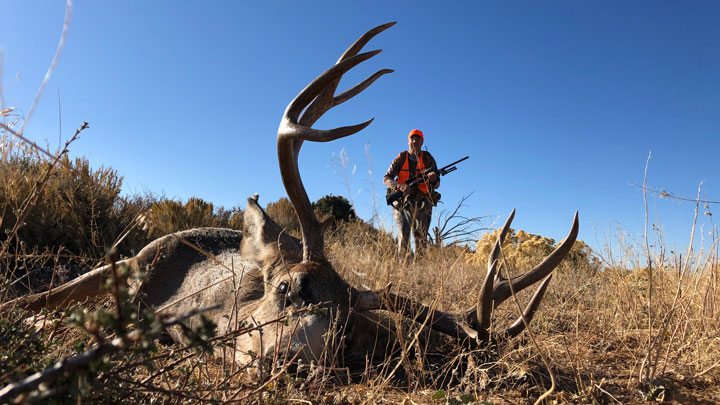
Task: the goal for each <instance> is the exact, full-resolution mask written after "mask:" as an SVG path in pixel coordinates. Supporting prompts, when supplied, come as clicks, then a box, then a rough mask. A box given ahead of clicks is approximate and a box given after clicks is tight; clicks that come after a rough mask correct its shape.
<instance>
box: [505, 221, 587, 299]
mask: <svg viewBox="0 0 720 405" xmlns="http://www.w3.org/2000/svg"><path fill="white" fill-rule="evenodd" d="M579 228H580V222H579V219H578V213H577V211H576V212H575V217H574V218H573V224H572V228H571V229H570V233H569V234H568V236H567V237H566V238H565V240H564V241H563V242H562V243H561V244H560V245H559V246H558V247H557V248H555V250H553V251H552V253H550V254H549V255H548V256H547V257H546V258H545V260H543V261H542V263H540V264H538V265H537V266H535V268H533V269H532V270H530V271H528V272H527V273H525V274H522V275H520V276H517V277H513V278H512V279H509V280H501V281H498V282H496V283H495V287H494V291H493V302H494V303H495V306H498V305H500V303H502V302H503V301H505V300H506V299H508V298H509V297H510V295H511V294H512V293H511V291H510V283H512V286H513V289H514V291H515V293H517V292H518V291H522V290H523V289H525V288H527V287H528V286H530V285H532V284H535V283H537V282H538V281H540V280H542V279H543V278H544V277H547V275H548V274H550V273H551V272H552V271H553V270H554V269H555V267H557V265H558V264H560V262H561V261H562V259H564V258H565V256H566V255H567V254H568V252H569V251H570V249H571V248H572V246H573V243H575V239H576V238H577V234H578V230H579Z"/></svg>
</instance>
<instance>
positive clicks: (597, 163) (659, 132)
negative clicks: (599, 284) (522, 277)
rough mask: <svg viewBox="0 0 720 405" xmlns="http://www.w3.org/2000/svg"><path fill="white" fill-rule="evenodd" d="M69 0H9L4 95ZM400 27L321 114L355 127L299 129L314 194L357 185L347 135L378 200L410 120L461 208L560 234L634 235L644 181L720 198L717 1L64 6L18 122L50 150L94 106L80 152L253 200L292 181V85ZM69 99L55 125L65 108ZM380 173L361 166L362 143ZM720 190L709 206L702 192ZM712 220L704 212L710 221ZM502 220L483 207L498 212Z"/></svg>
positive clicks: (233, 200)
mask: <svg viewBox="0 0 720 405" xmlns="http://www.w3.org/2000/svg"><path fill="white" fill-rule="evenodd" d="M64 13H65V4H64V2H60V1H55V2H47V1H27V0H24V1H7V0H4V1H2V2H0V21H1V23H0V47H2V53H3V58H4V64H3V66H2V75H3V76H2V86H3V87H2V90H3V92H2V95H3V98H4V103H5V105H6V106H13V107H16V108H18V110H19V111H21V112H22V113H24V114H27V113H28V111H29V109H30V106H31V104H32V99H33V97H34V96H35V93H36V90H37V88H38V87H39V85H40V83H41V81H42V79H43V77H44V75H45V72H46V71H47V68H48V66H49V64H50V61H51V59H52V57H53V54H54V52H55V48H56V46H57V43H58V39H59V37H60V33H61V31H62V25H63V19H64ZM389 21H397V22H398V23H397V25H396V26H394V27H392V28H390V29H389V30H387V31H385V32H384V33H382V34H381V35H380V36H378V37H376V38H375V39H373V40H372V41H371V42H370V44H368V46H366V48H365V49H366V50H372V49H376V48H381V49H383V52H382V53H381V54H380V55H378V56H376V57H374V58H372V59H371V60H369V61H367V62H365V63H363V64H362V65H360V66H358V67H356V68H355V69H354V70H353V71H352V72H350V73H349V74H347V75H346V76H345V78H344V79H343V81H342V82H341V84H340V89H344V88H348V87H350V86H352V85H354V84H355V83H357V82H359V81H361V80H363V79H364V78H365V77H367V76H369V75H371V74H372V73H374V72H375V71H376V70H379V69H382V68H391V69H395V73H393V74H390V75H386V76H384V77H382V78H381V79H379V80H378V81H377V82H376V83H375V84H373V85H372V86H371V87H370V88H369V89H367V90H365V92H363V93H362V94H361V95H359V96H357V97H356V98H354V99H353V100H351V101H350V102H348V103H345V104H343V105H341V106H339V107H337V108H335V109H333V110H331V111H330V112H328V113H327V114H326V115H325V116H324V117H323V118H322V119H321V120H320V121H318V123H317V124H316V125H315V127H316V128H331V127H335V126H341V125H350V124H355V123H359V122H362V121H365V120H366V119H368V118H370V117H374V118H375V121H374V122H373V123H372V124H371V125H370V127H368V128H367V129H365V130H364V131H362V132H360V133H358V134H356V135H354V136H352V137H350V138H345V139H341V140H338V141H335V142H331V143H326V144H308V143H306V144H305V145H304V146H303V150H302V152H301V155H300V171H301V174H302V175H303V179H304V182H305V185H306V188H307V190H308V194H309V196H310V198H311V199H312V200H315V199H317V198H320V197H322V196H323V195H326V194H335V195H343V196H346V197H347V196H348V191H347V190H348V188H347V186H346V184H345V182H344V180H343V177H342V176H341V175H339V174H337V173H336V172H337V168H335V171H333V167H334V165H333V163H331V159H332V157H333V154H334V155H335V156H337V155H338V154H339V153H340V151H341V150H343V149H344V150H345V151H346V152H347V156H348V159H349V171H352V169H353V166H355V167H356V169H355V171H354V174H352V175H351V176H350V180H349V182H350V186H351V190H352V199H353V200H354V202H355V203H356V209H357V211H358V213H359V214H360V215H361V216H362V217H364V218H366V219H368V218H369V217H370V216H371V214H372V210H371V206H372V204H371V202H372V197H371V185H374V189H375V192H376V194H377V201H378V203H379V204H380V205H379V207H380V209H381V211H380V214H381V215H382V216H383V217H384V220H385V222H386V223H387V224H388V225H390V223H391V222H392V221H391V220H390V215H389V213H390V211H389V209H388V208H387V207H385V206H384V203H383V196H384V188H383V186H382V175H383V173H384V172H385V170H386V169H387V166H388V165H389V163H390V160H391V159H392V158H393V157H394V156H395V155H396V154H397V153H398V152H400V151H401V150H404V149H405V148H406V147H407V143H406V136H407V133H408V131H409V130H410V129H412V128H420V129H422V130H423V131H424V132H425V135H426V142H425V145H426V146H427V147H428V149H429V150H430V151H431V152H432V153H433V155H434V156H435V157H436V159H437V160H438V162H439V164H440V165H442V164H444V163H446V162H450V161H452V160H456V159H458V158H460V157H462V156H465V155H470V159H469V160H468V161H466V162H463V163H462V164H461V166H460V167H459V170H458V171H456V172H454V173H452V174H450V175H448V176H446V177H445V178H443V184H442V187H441V189H440V190H439V191H441V192H442V193H443V196H444V198H443V199H444V201H445V205H444V206H441V207H445V208H452V207H454V205H455V204H456V203H457V202H458V201H459V199H460V198H461V196H462V195H466V194H469V193H471V192H473V193H474V194H473V195H472V197H470V199H469V200H468V201H467V204H468V206H467V208H465V209H464V211H463V213H464V214H465V215H466V216H486V215H489V216H493V217H497V216H500V217H502V220H504V217H505V216H506V215H507V214H508V213H509V212H510V210H511V209H512V208H517V210H518V211H517V215H516V219H515V223H514V225H515V227H516V228H522V229H524V230H526V231H528V232H532V233H539V234H542V235H545V236H549V237H552V238H555V239H560V238H562V237H563V236H564V235H565V234H566V232H567V231H568V229H569V226H570V221H571V218H572V214H573V213H574V212H575V210H579V211H580V218H581V231H580V238H581V239H584V240H586V241H587V242H588V243H589V244H591V245H592V246H595V247H597V246H599V245H601V244H602V243H604V242H605V241H606V240H607V238H608V233H609V232H610V231H612V232H613V233H614V232H616V231H617V227H618V226H619V227H621V229H622V230H623V231H624V232H626V233H628V234H631V235H641V234H642V232H643V226H644V219H645V217H644V204H643V196H642V192H641V191H640V190H639V189H638V188H637V187H635V186H632V185H631V183H633V182H634V183H637V184H642V182H643V173H644V170H645V164H646V160H647V158H648V154H649V152H650V151H651V150H652V159H651V161H650V165H649V170H648V179H647V184H648V185H649V186H651V187H653V188H656V189H663V190H667V191H668V192H671V193H673V194H676V195H679V196H684V197H695V196H696V194H697V190H698V185H699V184H700V182H701V181H704V184H703V188H702V193H701V196H702V198H705V199H708V200H713V201H718V200H720V186H719V185H718V184H717V182H718V181H719V180H720V179H718V173H719V172H720V170H718V165H717V155H718V150H720V148H719V147H720V140H719V139H720V137H719V136H718V135H719V133H720V114H719V113H718V110H719V107H720V52H718V49H719V46H718V45H720V44H719V43H718V42H719V38H720V24H718V21H720V3H717V2H710V1H707V2H706V1H694V2H682V3H681V2H671V1H632V2H627V1H583V2H577V1H554V2H540V1H538V2H525V1H493V2H490V1H479V2H465V3H461V2H446V3H445V4H442V5H441V3H439V2H430V1H415V2H400V1H393V2H388V1H365V2H337V1H333V2H330V1H313V2H298V1H282V2H279V1H266V2H198V1H196V2H190V1H182V2H178V1H152V2H145V1H126V2H117V3H115V2H96V1H82V0H76V1H75V2H73V8H72V17H71V25H70V29H69V34H68V37H67V43H66V45H65V47H64V49H63V52H62V55H61V57H60V61H59V64H58V66H57V69H56V70H55V72H54V73H53V75H52V78H51V80H50V82H49V84H48V86H47V88H46V90H45V92H44V93H43V95H42V96H41V99H40V103H39V105H38V108H37V112H36V113H35V115H34V116H33V117H32V119H31V121H30V122H29V123H28V125H27V127H26V129H25V134H26V135H27V136H28V137H29V138H31V139H33V140H35V141H38V142H41V143H43V144H44V143H45V142H48V143H49V145H50V147H51V148H52V149H54V148H56V147H57V145H58V137H59V136H60V134H61V136H62V139H63V140H65V139H67V138H68V137H69V136H71V135H72V133H73V131H74V129H75V128H77V127H78V126H79V125H80V124H81V123H82V122H83V121H88V122H89V123H90V129H89V130H88V131H86V132H85V133H83V136H82V138H81V139H80V140H79V141H78V142H76V143H75V144H73V145H72V148H71V154H72V155H75V156H77V155H84V156H86V157H88V158H89V159H90V161H91V163H92V164H93V165H94V166H95V167H99V166H100V165H105V166H111V167H113V168H115V169H117V171H118V172H119V173H120V174H121V175H123V176H124V178H125V181H124V190H125V193H128V194H133V193H141V192H146V191H150V192H155V193H159V194H163V195H165V196H167V197H171V198H178V199H183V200H184V199H187V198H188V197H190V196H198V197H201V198H203V199H205V200H207V201H211V202H213V203H215V204H218V205H223V206H226V207H232V206H238V205H239V206H241V207H244V205H245V200H246V198H247V197H248V196H250V195H252V194H253V193H259V194H260V196H261V202H263V201H264V202H265V203H267V202H270V201H275V200H277V199H278V198H280V197H281V196H284V195H285V191H284V189H283V188H282V183H281V181H280V175H279V170H278V168H277V156H276V149H275V136H276V132H277V126H278V124H279V121H280V118H281V116H282V113H283V111H284V109H285V107H286V106H287V104H288V103H289V102H290V100H291V99H292V98H293V97H294V96H295V95H296V94H297V93H298V92H299V91H300V90H301V89H302V88H303V87H304V86H305V85H306V84H307V83H309V82H310V81H311V80H312V79H313V78H315V77H316V76H317V75H318V74H320V73H321V72H322V71H324V70H325V69H327V68H328V67H330V66H331V65H332V64H333V63H335V61H336V60H337V58H338V57H339V56H340V54H341V53H342V52H343V51H344V50H345V49H346V47H347V46H349V45H350V44H351V43H352V42H353V41H354V40H355V39H356V38H357V37H358V36H360V35H361V34H362V33H364V32H365V31H366V30H368V29H370V28H372V27H374V26H377V25H380V24H382V23H385V22H389ZM58 98H59V99H60V104H61V112H62V113H61V116H62V125H60V124H59V119H58V115H59V114H58ZM368 145H369V156H370V158H371V162H372V163H371V167H372V171H373V176H372V177H371V176H370V174H369V172H368V171H369V164H368V157H367V156H368V155H367V154H366V146H368ZM648 202H649V210H650V223H651V224H660V225H661V227H662V229H663V230H664V232H665V239H666V241H667V243H668V246H669V247H670V248H682V247H683V246H686V245H687V242H688V240H689V236H690V228H691V226H692V221H693V209H694V204H693V203H688V202H680V201H678V200H673V199H660V198H659V197H657V196H655V195H649V200H648ZM713 207H714V206H713V205H711V206H710V208H711V209H712V208H713ZM710 220H711V218H710V217H709V216H707V215H704V216H701V218H700V221H701V222H700V223H705V224H706V225H705V234H706V238H707V237H708V235H707V232H708V231H709V230H710V227H711V223H710ZM488 225H491V223H488Z"/></svg>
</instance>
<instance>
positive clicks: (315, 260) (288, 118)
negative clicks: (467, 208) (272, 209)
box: [6, 22, 578, 362]
mask: <svg viewBox="0 0 720 405" xmlns="http://www.w3.org/2000/svg"><path fill="white" fill-rule="evenodd" d="M394 24H395V23H394V22H393V23H388V24H384V25H381V26H379V27H376V28H373V29H371V30H370V31H368V32H367V33H365V34H364V35H363V36H361V37H360V38H359V39H358V40H357V41H356V42H355V43H354V44H352V45H351V46H350V47H349V48H348V49H347V50H346V51H345V53H344V54H343V55H342V56H341V57H340V59H339V61H338V62H337V63H336V64H335V65H334V66H332V67H331V68H330V69H328V70H327V71H326V72H324V73H323V74H321V75H320V76H319V77H317V78H316V79H315V80H313V81H312V82H311V83H310V84H309V85H308V86H307V87H305V89H303V90H302V91H301V92H300V94H298V95H297V97H295V99H294V100H292V102H290V104H289V105H288V107H287V109H286V110H285V113H284V114H283V116H282V120H281V122H280V127H279V129H278V134H277V150H278V164H279V165H280V172H281V176H282V181H283V184H284V186H285V190H286V191H287V194H288V196H289V198H290V200H291V202H292V204H293V206H294V208H295V211H296V213H297V216H298V219H299V222H300V225H301V231H302V240H298V239H297V238H294V237H292V236H289V235H288V234H287V233H285V232H284V231H283V229H282V228H281V227H280V226H279V225H277V224H276V223H275V222H274V221H273V220H272V219H271V218H270V217H268V215H267V214H266V213H265V211H264V210H263V209H262V208H261V207H260V205H259V203H258V197H257V196H254V197H252V198H249V199H248V202H247V207H246V210H245V213H244V229H243V231H242V232H239V231H233V230H228V229H219V228H199V229H192V230H187V231H183V232H178V233H175V234H172V235H168V236H165V237H162V238H160V239H157V240H155V241H153V242H152V243H150V244H149V245H148V246H146V247H145V248H144V249H142V250H141V251H140V253H139V254H138V255H136V256H135V257H133V258H130V259H126V260H124V261H122V262H119V263H120V264H125V265H128V266H130V267H131V268H134V269H145V268H148V269H149V270H148V273H147V275H146V279H145V280H144V281H142V282H140V281H135V282H134V289H135V291H136V292H135V294H138V297H141V298H140V299H141V300H142V302H143V303H144V304H145V305H147V306H149V307H151V308H153V309H154V310H155V311H156V312H157V313H181V312H187V311H189V310H190V309H193V308H200V307H210V306H213V305H214V306H215V307H214V308H213V309H211V310H209V311H208V312H206V314H205V315H206V316H207V317H208V318H210V319H211V320H213V321H214V322H215V323H216V324H217V326H218V333H219V334H225V333H227V332H232V331H233V330H235V329H236V328H237V327H238V325H239V324H240V323H242V322H248V323H251V324H257V325H264V327H263V329H262V333H248V334H243V335H241V336H238V337H237V338H235V339H236V341H235V344H236V347H237V348H238V351H237V353H238V354H237V355H236V357H235V360H236V361H238V362H247V361H250V360H252V358H253V355H264V356H273V355H274V354H277V353H285V355H287V356H290V357H292V356H296V357H297V358H302V359H305V360H306V361H312V360H314V359H317V358H318V357H319V356H320V354H321V352H322V351H323V350H324V348H325V345H326V342H327V341H328V339H327V337H328V332H329V331H330V330H331V329H332V328H331V325H332V324H333V322H335V321H336V320H339V323H340V324H341V325H344V326H345V327H344V328H342V330H341V332H339V333H341V334H342V335H343V339H344V342H345V351H346V352H353V351H355V352H357V351H362V350H367V347H364V342H368V341H372V340H373V339H374V337H373V336H369V335H368V334H370V333H372V332H370V331H369V329H368V328H366V327H364V326H363V327H360V326H358V325H359V324H360V322H362V319H366V317H365V316H358V315H363V314H368V313H369V311H374V310H386V311H395V312H400V313H401V314H402V315H403V316H405V317H408V318H409V319H412V320H414V321H415V322H424V323H426V325H427V326H429V327H430V328H431V329H432V330H435V331H439V332H442V333H444V334H447V335H449V336H452V337H453V338H456V339H458V340H459V341H461V342H466V343H467V342H469V343H471V344H477V345H485V344H488V343H490V342H492V341H494V340H495V339H497V338H499V337H501V336H503V337H513V336H516V335H518V334H519V333H520V332H522V331H523V329H524V328H525V326H526V325H527V322H530V320H531V319H532V317H533V314H534V313H535V312H536V310H537V309H538V306H539V304H540V301H541V299H542V297H543V294H544V292H545V290H546V288H547V286H548V283H549V282H550V278H551V277H552V276H551V272H552V271H553V269H554V268H555V267H556V266H557V265H558V264H559V263H560V261H561V260H562V259H563V258H564V257H565V255H566V254H567V253H568V252H569V250H570V248H571V247H572V245H573V243H574V241H575V238H576V237H577V233H578V217H577V213H576V214H575V218H574V220H573V224H572V228H571V230H570V233H569V235H568V236H567V238H566V239H565V240H564V241H563V242H562V243H561V244H560V245H559V246H558V247H557V248H556V249H555V250H554V251H553V252H552V253H551V254H550V255H549V256H548V257H547V258H546V259H545V260H544V261H543V262H542V263H540V264H539V265H538V266H537V267H535V268H533V269H531V270H530V271H528V272H527V273H525V274H523V275H521V276H517V277H514V278H512V279H505V278H503V277H501V276H500V275H499V274H498V270H497V269H498V263H499V261H500V254H501V251H500V246H501V244H502V241H503V238H504V237H505V235H506V233H507V231H508V229H509V226H510V223H511V221H512V219H513V216H514V211H513V213H512V214H510V217H509V218H508V220H507V222H506V223H505V225H504V227H503V229H502V231H501V233H500V235H499V236H498V239H497V243H496V244H495V247H494V249H493V251H492V254H491V255H490V258H489V260H488V266H487V276H486V277H485V281H484V283H483V284H482V286H480V289H479V293H478V298H477V304H476V305H474V306H473V307H472V308H470V309H469V310H467V311H466V312H464V313H460V314H454V313H446V312H442V311H440V310H435V309H432V308H431V307H428V306H426V305H424V304H422V303H420V302H417V301H415V300H413V299H412V297H408V296H403V295H397V294H392V293H390V292H389V291H361V290H358V289H356V288H354V287H352V286H350V285H349V284H348V283H347V282H345V280H343V279H342V278H341V277H340V276H339V275H338V273H337V272H336V271H335V269H334V268H333V266H332V264H330V263H329V261H328V260H327V258H326V257H325V254H324V237H323V232H324V229H325V225H326V224H325V223H323V222H320V221H319V220H318V219H317V217H316V216H315V214H314V212H313V210H312V208H311V204H310V200H309V199H308V196H307V193H306V191H305V187H304V185H303V182H302V179H301V177H300V173H299V170H298V157H299V154H300V149H301V147H302V145H303V143H304V142H305V141H311V142H329V141H333V140H336V139H338V138H342V137H346V136H349V135H352V134H354V133H356V132H358V131H360V130H362V129H363V128H365V127H367V126H368V125H369V124H370V123H371V122H372V119H371V120H369V121H366V122H364V123H361V124H358V125H353V126H346V127H340V128H335V129H330V130H319V129H314V128H312V126H313V124H314V123H315V122H316V121H317V120H318V119H319V118H320V117H321V116H322V115H323V114H324V113H326V112H327V111H328V110H330V109H331V108H333V107H335V106H336V105H338V104H341V103H343V102H345V101H347V100H349V99H350V98H352V97H354V96H356V95H357V94H359V93H360V92H362V91H363V90H364V89H366V88H367V87H368V86H369V85H370V84H372V83H373V82H374V81H375V80H377V79H378V78H379V77H381V76H383V75H385V74H387V73H391V72H392V70H389V69H383V70H380V71H378V72H376V73H375V74H373V75H372V76H370V77H369V78H367V79H366V80H365V81H363V82H361V83H359V84H357V85H356V86H354V87H353V88H351V89H349V90H347V91H345V92H343V93H341V94H339V95H335V90H336V88H337V86H338V83H339V81H340V79H341V77H342V76H343V74H345V73H346V72H348V71H349V70H350V69H352V68H353V67H354V66H356V65H358V64H359V63H361V62H363V61H366V60H368V59H370V58H371V57H373V56H375V55H377V54H378V53H379V52H380V50H375V51H370V52H366V53H359V52H360V50H361V49H362V48H363V47H364V46H365V44H366V43H367V42H368V41H370V40H371V39H372V38H373V37H374V36H375V35H377V34H379V33H380V32H382V31H384V30H385V29H387V28H389V27H391V26H393V25H394ZM110 271H111V270H110V266H109V265H108V266H104V267H101V268H98V269H96V270H92V271H90V272H89V273H87V274H85V275H83V276H81V277H79V278H77V279H75V280H73V281H71V282H69V283H67V284H65V285H62V286H60V287H58V288H55V289H53V290H52V291H51V292H50V293H40V294H35V295H31V296H27V297H23V298H20V299H18V300H15V301H13V302H10V303H8V304H6V305H24V306H26V307H28V308H30V309H32V310H39V309H40V308H43V307H58V306H64V305H68V304H70V303H73V302H81V301H83V300H85V299H87V298H89V297H95V296H98V295H100V294H102V293H103V289H102V285H103V283H104V282H105V280H106V279H107V278H108V277H110V274H111V273H110ZM543 279H544V281H542V283H541V284H540V286H539V288H538V289H537V292H536V293H535V295H534V296H533V297H532V298H531V300H530V303H529V304H528V305H527V307H526V309H525V311H524V314H523V315H522V316H521V317H520V318H519V319H518V320H517V321H516V322H515V323H514V324H512V325H511V326H509V327H508V328H507V329H505V330H504V331H502V332H500V333H498V332H495V333H491V330H490V321H491V315H492V312H493V309H494V308H495V307H497V306H498V305H500V304H501V303H502V302H503V301H505V300H506V299H508V298H509V297H511V295H512V293H513V291H514V292H518V291H520V290H522V289H524V288H526V287H528V286H530V285H532V284H534V283H537V282H539V281H541V280H543ZM321 304H322V305H325V306H326V307H327V308H328V310H326V311H303V310H302V309H303V308H307V306H309V305H321ZM280 316H284V317H285V318H284V319H285V322H272V320H275V319H277V318H278V317H280ZM523 318H524V320H523ZM188 322H190V323H191V325H190V326H192V323H193V322H198V320H197V319H195V318H191V319H190V320H189V321H188ZM168 332H169V333H170V334H171V335H172V336H173V338H174V339H176V340H177V341H179V342H183V341H184V337H183V335H182V333H179V332H178V331H173V330H171V331H168Z"/></svg>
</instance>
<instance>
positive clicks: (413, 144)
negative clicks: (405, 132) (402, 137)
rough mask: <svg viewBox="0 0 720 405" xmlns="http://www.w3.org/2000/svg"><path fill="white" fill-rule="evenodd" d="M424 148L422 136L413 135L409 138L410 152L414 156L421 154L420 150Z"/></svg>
mask: <svg viewBox="0 0 720 405" xmlns="http://www.w3.org/2000/svg"><path fill="white" fill-rule="evenodd" d="M422 146H423V138H422V137H421V136H420V135H413V136H411V137H410V138H408V150H409V151H410V152H412V154H413V155H417V154H418V153H420V148H421V147H422Z"/></svg>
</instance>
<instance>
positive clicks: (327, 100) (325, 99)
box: [299, 22, 395, 126]
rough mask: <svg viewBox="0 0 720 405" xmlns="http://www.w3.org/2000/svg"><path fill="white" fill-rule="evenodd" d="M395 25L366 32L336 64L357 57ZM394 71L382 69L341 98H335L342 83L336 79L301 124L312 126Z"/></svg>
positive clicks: (306, 111)
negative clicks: (371, 42) (329, 112)
mask: <svg viewBox="0 0 720 405" xmlns="http://www.w3.org/2000/svg"><path fill="white" fill-rule="evenodd" d="M393 25H395V22H390V23H387V24H383V25H380V26H378V27H375V28H373V29H371V30H370V31H368V32H366V33H365V34H364V35H363V36H361V37H360V38H358V40H357V41H355V43H353V44H352V45H350V47H349V48H348V49H347V50H346V51H345V52H343V54H342V56H340V59H338V61H337V62H336V63H341V62H343V61H345V60H347V59H349V58H351V57H353V56H355V55H357V53H358V52H360V50H361V49H362V48H363V47H364V46H365V45H366V44H367V43H368V42H370V40H371V39H372V38H373V37H375V36H376V35H377V34H379V33H381V32H383V31H385V30H386V29H388V28H390V27H392V26H393ZM392 72H394V70H392V69H382V70H380V71H378V72H376V73H375V74H374V75H372V76H370V77H369V78H367V79H365V80H364V81H363V82H362V83H360V84H358V85H356V86H355V87H353V88H352V89H350V90H347V91H345V92H343V93H342V94H340V95H339V96H337V97H335V90H336V89H337V86H338V84H339V83H340V79H341V76H340V77H337V78H336V79H334V80H332V81H331V82H330V83H328V84H327V85H326V86H325V88H324V89H323V91H322V92H321V93H320V94H319V95H318V96H317V97H316V98H315V100H314V101H313V102H312V104H310V106H309V107H308V108H307V110H305V112H304V113H303V115H302V117H300V121H299V122H300V123H301V124H302V125H306V126H312V125H313V124H314V123H315V121H317V120H318V118H320V117H321V116H322V115H323V114H325V112H327V111H328V110H329V109H331V108H333V107H335V106H337V105H339V104H342V103H344V102H345V101H347V100H349V99H351V98H353V97H355V96H356V95H358V94H360V92H362V91H363V90H365V89H366V88H368V86H370V85H371V84H372V83H373V82H374V81H375V80H377V79H378V78H379V77H380V76H382V75H385V74H387V73H392Z"/></svg>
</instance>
